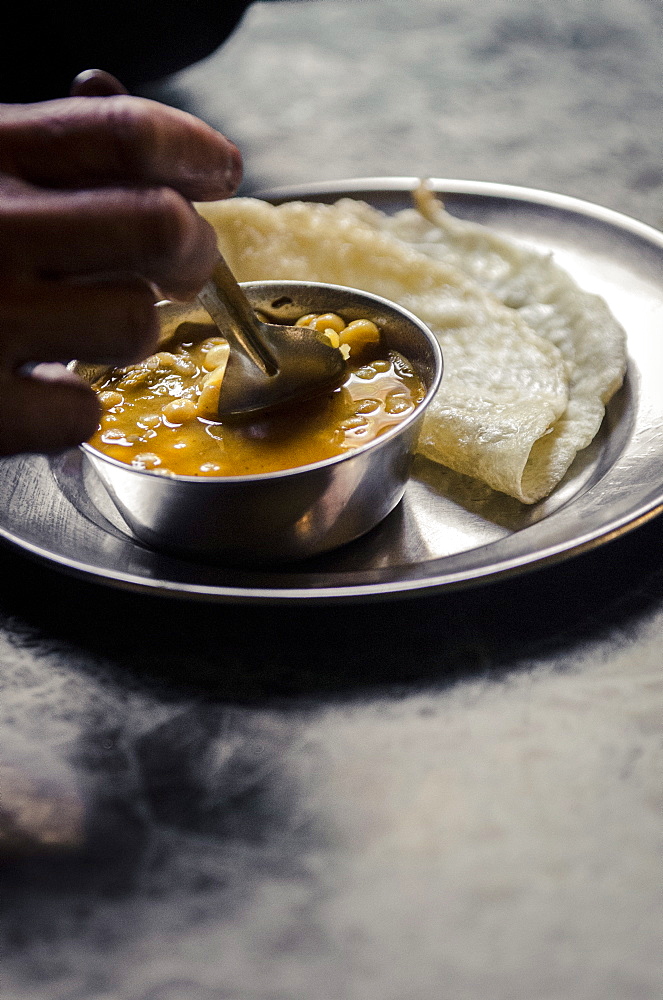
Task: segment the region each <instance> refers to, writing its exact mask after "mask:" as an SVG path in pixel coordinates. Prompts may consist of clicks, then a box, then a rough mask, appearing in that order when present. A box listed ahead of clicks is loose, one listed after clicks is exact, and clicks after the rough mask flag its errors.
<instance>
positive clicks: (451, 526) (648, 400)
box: [0, 177, 663, 603]
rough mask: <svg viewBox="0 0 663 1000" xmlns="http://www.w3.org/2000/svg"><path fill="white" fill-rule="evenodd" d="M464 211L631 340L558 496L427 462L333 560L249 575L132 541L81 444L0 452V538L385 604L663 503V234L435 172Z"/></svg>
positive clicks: (372, 184)
mask: <svg viewBox="0 0 663 1000" xmlns="http://www.w3.org/2000/svg"><path fill="white" fill-rule="evenodd" d="M417 183H418V179H417V178H409V177H400V178H394V177H388V178H367V179H354V180H348V181H341V182H336V183H329V184H315V185H308V186H305V187H301V186H300V187H297V188H283V189H279V190H277V191H271V192H263V193H261V196H262V197H266V198H269V199H270V200H272V201H282V200H289V199H294V198H306V199H309V200H319V201H333V200H335V199H336V198H338V197H340V196H351V197H352V196H355V197H358V198H362V199H364V200H366V201H368V202H369V203H370V204H372V205H375V206H376V207H378V208H381V209H383V210H384V211H388V212H390V211H397V210H399V209H401V208H404V207H406V206H408V205H409V204H410V203H411V199H410V194H409V193H410V191H411V190H412V189H413V188H414V187H415V186H416V185H417ZM432 184H433V186H434V188H435V190H437V191H439V192H441V193H442V195H443V197H444V201H445V204H446V205H447V207H448V209H449V210H450V211H451V212H452V213H453V214H455V215H458V216H460V217H462V218H467V219H471V220H473V221H476V222H481V223H484V224H486V225H489V226H491V227H493V228H494V229H496V230H498V231H499V232H501V233H503V234H505V235H508V236H511V237H514V238H516V239H518V240H522V241H525V242H526V243H528V244H530V245H532V246H534V247H537V248H539V249H541V250H545V251H552V252H553V253H554V254H555V257H556V259H557V260H558V262H559V263H560V264H561V265H562V266H563V267H565V268H566V269H567V270H568V271H569V272H570V273H571V274H572V275H573V276H574V278H575V279H576V280H577V281H578V283H579V284H580V285H581V286H583V287H584V288H586V289H587V290H588V291H592V292H596V293H598V294H600V295H602V296H603V297H604V298H605V299H606V301H607V302H608V304H609V306H610V307H611V309H612V311H613V313H614V314H615V316H616V318H617V319H618V320H619V321H620V322H621V323H622V325H623V326H624V327H625V329H626V332H627V336H628V350H629V369H628V374H627V378H626V382H625V385H624V386H623V388H622V389H621V390H620V392H619V393H618V394H617V395H616V396H615V398H614V399H613V400H612V401H611V403H610V405H609V407H608V410H607V413H606V417H605V420H604V422H603V426H602V428H601V431H600V432H599V434H598V436H597V438H596V439H595V441H594V442H593V443H592V445H591V446H590V447H589V448H588V449H586V450H585V451H584V452H582V453H581V454H580V455H579V456H578V458H577V459H576V461H575V463H574V464H573V466H572V468H571V469H570V471H569V473H568V475H567V476H566V478H565V479H564V481H563V482H562V484H561V485H560V486H559V487H558V489H557V490H555V492H554V493H553V495H552V496H550V497H549V498H548V499H546V500H545V501H542V502H541V503H538V504H536V505H534V506H532V507H529V508H528V507H525V506H523V505H522V504H520V503H518V502H517V501H515V500H512V499H510V498H508V497H504V496H501V495H498V494H496V493H493V492H492V491H490V490H488V489H487V488H485V487H483V486H482V485H481V484H480V483H477V482H476V481H474V480H470V479H467V478H465V477H462V476H458V475H456V474H454V473H452V472H449V471H448V470H445V469H442V468H440V467H437V466H434V465H433V464H432V463H429V462H426V461H425V460H419V459H417V461H416V463H415V469H414V475H413V477H412V479H411V481H410V483H409V484H408V488H407V490H406V494H405V497H404V500H403V502H402V503H401V504H400V505H399V507H398V508H397V509H396V510H395V511H394V512H393V513H392V514H390V515H389V517H388V518H387V519H386V521H384V522H383V523H382V524H381V525H380V526H379V527H377V528H376V529H374V530H373V531H372V532H371V533H370V534H369V535H367V536H365V537H364V538H362V539H360V540H359V541H357V542H353V543H352V544H350V545H348V546H346V547H345V548H343V549H340V550H337V551H335V552H333V553H331V554H329V555H326V556H325V557H323V558H318V559H316V560H314V561H307V562H303V563H299V564H296V565H290V566H283V567H280V568H279V569H276V570H275V569H271V570H269V571H267V570H265V571H262V570H251V571H248V570H246V571H244V570H238V569H236V568H233V569H230V568H227V567H223V566H217V565H213V564H205V563H199V562H195V561H189V560H186V559H178V558H173V557H171V556H167V555H163V554H161V553H158V552H155V551H152V550H150V549H147V548H146V547H145V546H143V545H142V544H140V543H139V542H137V541H135V540H134V539H133V538H132V537H131V535H130V533H129V531H128V529H127V527H126V525H125V524H124V523H123V521H122V519H121V518H120V516H119V515H118V514H117V512H116V511H115V509H114V508H113V507H112V505H111V504H110V502H109V501H108V500H107V498H106V497H105V495H103V494H101V493H100V492H99V490H98V487H97V486H96V483H95V482H93V481H92V480H91V478H90V477H89V476H88V474H87V473H86V471H85V466H84V464H83V463H82V461H81V454H80V452H79V451H78V449H75V450H73V451H70V452H66V453H65V454H62V455H59V456H57V457H55V458H51V459H47V458H45V457H44V456H25V455H22V456H17V457H12V458H7V459H4V460H2V462H0V512H1V513H0V537H2V538H3V539H5V541H6V542H8V543H9V544H11V545H13V546H16V547H18V548H19V549H21V550H23V551H24V552H26V553H29V554H31V555H32V556H34V557H36V558H38V559H41V560H45V561H46V562H48V563H49V564H51V565H52V566H54V567H56V568H61V569H62V570H65V571H67V572H71V573H74V574H76V575H79V576H83V577H85V578H88V579H92V580H94V581H96V582H98V583H106V584H109V585H112V586H116V587H122V588H126V589H134V590H142V591H148V592H152V593H159V594H162V595H172V596H175V597H178V598H192V599H201V600H210V601H231V602H232V601H234V602H244V603H249V602H272V603H277V602H284V601H285V602H299V601H302V600H304V601H351V600H377V599H384V598H387V597H394V596H402V595H407V594H410V595H414V594H416V593H418V592H419V593H424V592H428V593H430V592H432V591H435V590H440V589H442V588H458V587H465V586H469V585H472V584H475V585H476V584H479V583H486V582H488V581H490V580H492V579H497V578H500V577H504V576H507V575H510V574H516V573H523V572H525V571H527V570H532V569H535V568H537V567H539V566H543V565H545V564H549V563H551V562H554V561H557V560H561V559H566V558H569V557H571V556H573V555H574V554H576V553H579V552H582V551H584V550H586V549H589V548H591V547H593V546H596V545H600V544H603V543H605V542H608V541H609V540H610V539H613V538H615V537H616V536H618V535H620V534H622V533H624V532H626V531H628V530H629V529H631V528H633V527H635V526H636V525H638V524H640V523H642V522H643V521H645V520H647V519H648V518H651V517H653V516H654V515H655V514H657V513H659V512H660V510H661V509H662V508H663V474H662V470H663V390H662V389H661V387H662V386H663V234H662V233H660V232H658V231H656V230H655V229H652V228H650V227H648V226H645V225H643V224H641V223H639V222H636V221H634V220H632V219H629V218H627V217H626V216H623V215H620V214H618V213H616V212H612V211H609V210H607V209H604V208H600V207H597V206H595V205H591V204H589V203H587V202H583V201H578V200H577V199H573V198H567V197H564V196H561V195H556V194H551V193H548V192H545V191H535V190H529V189H525V188H516V187H511V186H508V185H504V184H489V183H483V182H475V181H458V180H443V179H437V180H434V181H432Z"/></svg>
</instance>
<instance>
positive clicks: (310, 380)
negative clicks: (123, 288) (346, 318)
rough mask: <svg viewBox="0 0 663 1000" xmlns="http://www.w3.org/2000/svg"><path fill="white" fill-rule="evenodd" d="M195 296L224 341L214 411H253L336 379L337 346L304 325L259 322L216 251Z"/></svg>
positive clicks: (339, 366) (339, 365)
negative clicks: (209, 274)
mask: <svg viewBox="0 0 663 1000" xmlns="http://www.w3.org/2000/svg"><path fill="white" fill-rule="evenodd" d="M198 301H199V302H200V304H201V305H202V306H203V308H204V309H205V310H206V311H207V312H208V313H209V315H210V316H211V317H212V319H213V320H214V322H215V324H216V325H217V326H218V328H219V330H220V332H221V333H222V335H223V336H224V337H225V338H226V339H227V341H228V343H229V345H230V357H229V360H228V365H227V367H226V371H225V374H224V376H223V381H222V383H221V389H220V392H219V405H218V413H219V416H220V417H228V416H242V415H250V414H251V415H255V414H257V413H259V412H262V411H266V410H270V409H272V408H273V407H275V406H282V405H283V404H285V403H289V402H293V401H295V400H298V399H308V398H310V397H311V396H315V395H318V394H319V393H322V392H324V391H325V390H327V389H331V388H335V387H336V386H337V385H339V383H340V382H341V380H342V378H343V374H344V371H345V361H344V358H343V355H342V354H341V352H340V351H339V350H338V348H336V347H332V346H331V344H330V343H329V342H328V341H326V340H325V339H323V337H322V335H320V334H318V333H317V331H315V330H312V329H311V328H310V327H301V326H282V325H281V324H277V323H264V322H262V320H260V319H259V318H258V317H257V315H256V313H255V312H254V310H253V307H252V306H251V304H250V303H249V301H248V299H247V298H246V295H245V294H244V292H243V291H242V289H241V287H240V286H239V285H238V283H237V281H236V280H235V277H234V275H233V273H232V271H231V270H230V268H229V267H228V265H227V264H226V262H225V260H224V259H223V258H222V257H221V256H219V259H218V261H217V264H216V266H215V268H214V272H213V274H212V278H211V280H210V281H208V282H207V284H206V285H205V286H204V288H203V290H202V291H201V292H200V293H199V295H198Z"/></svg>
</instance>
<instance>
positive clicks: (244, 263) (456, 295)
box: [198, 188, 625, 503]
mask: <svg viewBox="0 0 663 1000" xmlns="http://www.w3.org/2000/svg"><path fill="white" fill-rule="evenodd" d="M417 200H418V207H415V208H413V209H409V210H406V211H404V212H400V213H397V214H396V215H394V216H388V215H386V214H384V213H382V212H379V211H378V210H377V209H374V208H372V207H371V206H369V205H366V204H365V203H363V202H358V201H354V200H352V199H341V200H340V201H338V202H337V203H336V204H333V205H326V204H317V203H310V202H287V203H285V204H282V205H279V206H273V205H270V204H269V203H267V202H263V201H261V200H258V199H253V198H232V199H229V200H227V201H222V202H214V203H209V204H204V205H199V206H198V209H199V211H200V212H201V214H202V215H204V216H205V217H206V218H207V219H208V220H209V221H210V222H211V223H212V225H213V226H214V228H215V230H216V233H217V237H218V241H219V248H220V250H221V252H222V253H223V255H224V257H225V258H226V260H227V261H228V264H229V265H230V267H231V268H232V270H233V271H234V273H235V275H236V277H237V278H238V280H240V281H253V280H266V279H295V280H297V279H299V280H312V281H326V282H332V283H334V284H341V285H348V286H351V287H355V288H360V289H362V290H365V291H369V292H373V293H375V294H378V295H382V296H383V297H385V298H387V299H391V300H392V301H395V302H397V303H400V304H401V305H403V306H405V307H406V308H408V309H410V310H411V311H412V312H413V313H415V314H416V315H417V316H419V317H420V318H421V319H422V320H423V321H424V322H425V323H426V324H427V325H428V326H429V327H430V329H431V330H432V331H433V332H434V333H435V335H436V336H437V338H438V339H439V342H440V345H441V347H442V352H443V355H444V362H445V371H444V377H443V380H442V384H441V387H440V390H439V391H438V394H437V396H436V398H435V399H434V400H433V402H432V404H431V406H430V407H429V410H428V412H427V415H426V417H425V420H424V423H423V427H422V431H421V435H420V439H419V446H418V447H419V450H420V451H421V453H422V454H423V455H425V456H426V457H427V458H429V459H431V460H433V461H435V462H439V463H441V464H442V465H445V466H448V467H449V468H452V469H454V470H455V471H457V472H460V473H463V474H465V475H469V476H473V477H476V478H478V479H481V480H482V481H484V482H485V483H487V484H488V485H489V486H491V487H492V488H494V489H497V490H500V491H501V492H503V493H507V494H509V495H510V496H514V497H516V498H518V499H519V500H521V501H522V502H524V503H533V502H535V501H537V500H539V499H541V498H542V497H544V496H546V495H547V494H548V493H550V492H551V491H552V490H553V489H554V487H555V486H556V485H557V484H558V483H559V481H560V480H561V479H562V477H563V476H564V474H565V472H566V470H567V469H568V467H569V465H570V464H571V462H572V461H573V458H574V457H575V455H576V453H577V452H578V450H580V449H581V448H584V447H586V445H587V444H589V442H590V441H591V440H592V438H593V437H594V436H595V434H596V432H597V430H598V427H599V426H600V423H601V419H602V417H603V412H604V409H605V403H606V402H607V401H608V399H609V398H610V396H611V395H612V394H613V393H614V392H615V391H616V389H617V388H618V387H619V385H620V384H621V380H622V378H623V373H624V369H625V337H624V333H623V330H622V329H621V327H619V325H618V324H617V323H616V321H615V320H614V318H613V317H612V316H611V314H610V312H609V310H608V309H607V306H606V305H605V303H603V302H602V300H601V299H598V298H597V297H596V296H591V295H588V294H587V293H585V292H583V291H581V290H580V289H579V288H578V287H577V286H576V284H575V283H574V282H573V281H572V279H571V278H570V277H569V276H568V275H567V274H566V273H565V272H563V271H562V270H561V268H559V267H558V266H557V265H556V264H555V263H554V261H552V259H551V258H550V257H546V256H544V255H541V254H538V253H536V252H534V251H532V250H530V249H528V248H524V247H520V246H517V245H515V244H513V243H511V242H509V241H508V240H505V239H503V238H502V237H500V236H498V235H497V234H494V233H492V232H490V231H489V230H486V229H484V228H483V227H480V226H476V225H474V224H470V223H466V222H463V221H461V220H458V219H453V218H452V217H451V216H450V215H449V214H448V213H446V212H445V210H444V208H443V206H442V205H441V204H440V203H439V202H437V201H436V200H435V199H434V197H433V196H432V195H430V193H428V192H427V191H426V190H425V189H424V188H422V190H421V191H420V192H419V193H418V195H417Z"/></svg>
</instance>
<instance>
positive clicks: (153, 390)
mask: <svg viewBox="0 0 663 1000" xmlns="http://www.w3.org/2000/svg"><path fill="white" fill-rule="evenodd" d="M298 325H301V326H310V327H312V328H313V329H316V330H318V331H320V332H322V333H323V334H324V335H325V336H326V337H328V338H329V340H330V342H331V343H332V345H333V346H334V347H338V348H339V350H341V352H342V353H343V356H344V357H345V359H346V365H347V371H346V377H345V380H344V382H343V384H342V385H341V386H340V387H339V388H338V389H336V390H334V391H332V392H327V393H326V394H324V395H321V396H318V397H316V398H315V399H311V400H307V401H306V402H303V403H298V404H297V405H296V406H293V407H291V408H289V409H287V410H286V409H284V410H282V411H278V412H274V413H271V414H268V415H265V416H263V417H261V418H260V419H255V420H253V421H252V422H250V423H237V422H230V423H228V422H226V423H222V422H221V421H219V420H218V419H216V418H215V414H214V400H215V399H216V398H217V397H218V386H219V384H220V381H221V379H222V378H223V373H224V371H225V366H226V363H227V360H228V345H227V342H226V341H225V340H224V339H223V338H222V337H220V336H209V335H206V336H205V337H203V338H202V339H200V340H195V339H193V338H191V339H186V337H183V338H182V339H179V340H176V341H174V342H172V343H170V344H169V345H168V346H169V350H164V351H159V353H157V354H154V355H152V356H151V357H149V358H147V359H146V360H144V361H141V362H140V363H139V364H135V365H129V366H128V367H126V368H116V369H114V370H113V371H112V372H110V373H109V374H107V375H106V376H104V377H102V378H101V379H99V380H98V381H97V382H96V383H94V386H93V388H94V389H95V390H96V391H97V393H98V395H99V402H100V404H101V408H102V416H101V422H100V426H99V428H98V430H97V432H96V433H95V434H94V436H93V437H92V438H91V439H90V444H91V445H92V446H93V447H94V448H97V449H98V450H99V451H102V452H104V453H105V454H106V455H109V456H110V457H112V458H115V459H119V460H120V461H121V462H126V463H127V464H129V465H133V466H135V467H137V468H140V469H149V470H152V471H155V472H160V473H162V474H165V475H169V474H170V475H173V474H174V475H184V476H242V475H255V474H257V473H265V472H274V471H277V470H280V469H291V468H295V467H297V466H300V465H308V464H309V463H312V462H319V461H322V460H323V459H326V458H332V457H333V456H336V455H342V454H344V453H345V452H347V451H348V450H349V449H352V448H358V447H360V446H361V445H364V444H367V443H368V442H369V441H372V440H374V438H376V437H378V436H379V435H380V434H383V433H384V432H385V431H386V430H388V429H389V428H390V427H393V426H394V425H395V424H397V423H400V422H401V421H402V420H403V419H404V418H405V417H407V416H408V414H410V413H411V412H412V410H413V409H414V407H415V406H417V404H418V403H420V402H421V400H422V399H423V398H424V395H425V388H424V386H423V384H422V382H421V380H420V379H419V378H418V376H417V375H416V373H415V371H414V369H413V368H412V365H411V364H410V363H409V361H407V360H406V359H405V358H404V357H403V356H402V355H401V354H398V353H397V352H395V351H390V350H387V349H386V348H385V347H384V346H383V345H382V344H381V342H380V332H379V330H378V328H377V327H376V326H375V324H373V323H372V322H370V321H368V320H355V321H354V322H352V323H349V324H347V325H346V323H345V322H344V320H343V319H342V318H341V317H340V316H338V315H336V314H335V313H325V314H321V315H313V314H311V315H307V316H303V317H302V318H301V319H300V320H298ZM210 329H211V328H210V327H208V328H207V331H209V330H210ZM189 336H190V334H189Z"/></svg>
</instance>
